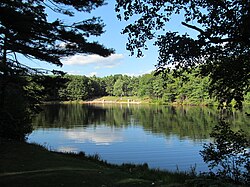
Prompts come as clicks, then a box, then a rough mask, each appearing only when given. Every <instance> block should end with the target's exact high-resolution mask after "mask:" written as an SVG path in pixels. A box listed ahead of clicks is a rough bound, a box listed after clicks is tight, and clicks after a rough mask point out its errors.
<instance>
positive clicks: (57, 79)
mask: <svg viewBox="0 0 250 187" xmlns="http://www.w3.org/2000/svg"><path fill="white" fill-rule="evenodd" d="M41 79H42V80H41ZM39 82H41V85H42V88H41V90H43V91H42V92H43V100H44V101H75V100H87V99H91V98H96V97H101V96H117V97H123V96H129V97H132V96H137V97H140V98H142V99H143V98H144V99H145V98H148V99H150V100H151V101H153V102H159V103H179V104H203V105H211V104H215V102H216V101H215V99H214V98H211V97H210V95H209V89H208V88H209V82H210V80H209V78H208V77H200V76H197V74H196V73H195V71H194V72H193V73H190V74H186V75H185V78H183V77H177V78H174V77H173V76H172V74H171V73H170V74H169V75H168V77H167V78H166V77H165V78H164V77H163V76H161V75H157V76H155V75H154V73H153V72H152V73H151V74H144V75H141V76H137V77H135V76H127V75H121V74H118V75H110V76H106V77H102V78H100V77H96V76H93V77H86V76H81V75H65V76H63V77H61V76H43V77H42V78H41V77H40V81H39ZM245 101H246V102H250V92H248V93H247V94H246V95H245Z"/></svg>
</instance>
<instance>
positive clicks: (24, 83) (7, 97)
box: [0, 75, 41, 141]
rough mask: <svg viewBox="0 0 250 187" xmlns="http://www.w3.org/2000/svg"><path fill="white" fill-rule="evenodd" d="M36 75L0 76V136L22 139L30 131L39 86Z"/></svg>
mask: <svg viewBox="0 0 250 187" xmlns="http://www.w3.org/2000/svg"><path fill="white" fill-rule="evenodd" d="M35 79H36V77H33V78H32V79H31V78H30V77H24V76H18V75H12V76H1V79H0V85H1V88H2V89H1V91H0V95H1V99H2V101H1V107H0V113H1V115H0V137H2V138H6V139H15V140H19V141H23V140H25V138H26V135H27V134H29V133H31V131H32V127H31V117H32V115H34V114H36V113H37V112H38V111H39V107H38V106H37V104H38V103H39V102H38V99H39V95H40V94H41V88H40V87H39V86H38V85H37V84H36V81H37V80H35Z"/></svg>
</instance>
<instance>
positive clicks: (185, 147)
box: [28, 104, 250, 171]
mask: <svg viewBox="0 0 250 187" xmlns="http://www.w3.org/2000/svg"><path fill="white" fill-rule="evenodd" d="M246 110H247V111H249V110H250V109H249V108H247V109H246ZM227 120H228V121H230V122H231V123H232V126H233V128H234V129H238V128H242V129H243V130H245V132H247V133H248V135H249V136H248V137H250V132H249V127H250V126H249V122H248V121H249V118H248V117H247V116H246V115H244V113H241V112H237V113H233V114H232V115H230V116H229V117H228V118H227ZM217 121H218V119H217V110H216V109H212V108H207V107H204V108H201V107H170V106H152V105H150V106H149V105H79V104H75V105H46V106H44V111H43V112H42V113H41V114H39V115H38V116H37V117H36V118H35V119H34V121H33V126H34V131H33V133H32V134H31V135H30V136H29V138H28V141H29V142H36V143H39V144H42V145H45V146H47V147H48V148H50V149H53V150H57V151H63V152H79V151H83V152H85V153H86V154H91V155H93V154H96V153H97V154H98V155H99V156H100V157H101V159H103V160H107V161H108V162H110V163H117V164H121V163H124V162H125V163H145V162H146V163H148V165H149V166H150V167H151V168H160V169H168V170H176V168H177V167H178V169H179V170H190V168H191V167H194V166H195V167H196V169H197V171H206V170H207V166H206V165H205V164H204V163H203V161H202V158H201V156H200V155H199V151H200V150H202V146H203V144H204V143H207V142H209V141H210V140H209V133H210V132H211V129H212V127H213V126H214V125H215V124H216V122H217Z"/></svg>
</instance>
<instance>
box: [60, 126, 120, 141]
mask: <svg viewBox="0 0 250 187" xmlns="http://www.w3.org/2000/svg"><path fill="white" fill-rule="evenodd" d="M64 135H65V137H66V138H68V139H71V140H74V141H75V142H77V143H84V142H92V143H95V144H96V145H110V144H111V143H113V142H118V141H123V137H122V135H121V134H120V133H118V132H114V131H113V130H112V129H103V128H96V129H95V130H94V131H92V130H90V131H87V130H86V131H82V130H79V129H77V130H72V131H69V132H65V134H64Z"/></svg>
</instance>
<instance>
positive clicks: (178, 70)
mask: <svg viewBox="0 0 250 187" xmlns="http://www.w3.org/2000/svg"><path fill="white" fill-rule="evenodd" d="M116 2H117V3H116V9H115V10H116V12H117V13H118V15H117V17H118V19H120V20H121V19H124V20H125V21H128V20H131V21H130V22H127V23H128V25H127V26H126V27H125V28H124V29H123V31H122V33H123V34H127V35H128V42H127V44H126V48H127V50H129V51H130V52H131V54H132V55H134V54H135V55H137V57H142V56H143V50H147V49H148V46H147V42H148V41H150V40H154V41H155V43H154V44H155V46H157V47H158V48H159V49H158V51H159V58H158V63H157V66H156V67H157V71H158V72H164V70H165V69H166V67H167V65H171V66H174V67H175V68H174V71H175V73H174V75H175V77H178V76H180V75H181V74H182V73H183V72H185V71H187V72H190V69H193V68H195V67H197V66H200V65H202V66H201V67H202V68H201V71H200V72H199V73H200V74H201V75H205V76H210V78H211V80H212V81H211V82H210V87H209V90H210V93H211V94H214V95H215V96H216V97H217V98H218V100H219V102H220V104H221V105H220V106H223V105H222V104H223V103H226V104H229V103H230V102H231V100H232V99H235V100H236V101H237V107H241V102H242V101H243V94H244V91H245V90H246V89H248V86H249V80H250V75H249V72H250V58H249V56H250V31H249V27H250V21H249V20H250V13H249V7H250V5H249V1H238V0H223V1H207V0H200V1H191V0H178V1H177V0H166V1H157V0H145V1H138V0H126V1H124V0H123V1H122V0H117V1H116ZM175 15H180V19H182V20H180V25H182V26H183V27H184V28H186V31H187V32H186V33H185V34H182V33H181V31H182V29H180V32H179V31H177V32H176V31H169V28H168V25H169V24H171V21H172V18H175V17H174V16H175ZM131 22H132V23H131ZM190 31H191V32H190ZM189 32H190V33H191V34H189ZM194 32H195V34H196V35H195V36H194ZM183 98H184V95H183V96H181V98H180V99H181V100H182V99H183Z"/></svg>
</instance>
